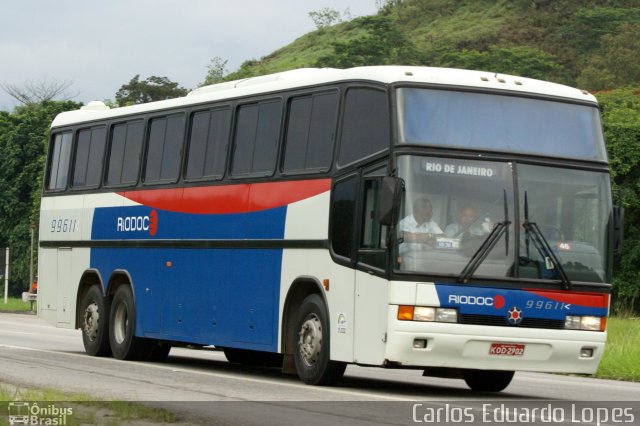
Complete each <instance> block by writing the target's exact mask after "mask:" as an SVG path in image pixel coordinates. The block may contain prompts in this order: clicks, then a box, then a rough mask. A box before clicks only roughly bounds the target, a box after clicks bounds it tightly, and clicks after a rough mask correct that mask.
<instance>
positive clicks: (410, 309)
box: [398, 305, 458, 322]
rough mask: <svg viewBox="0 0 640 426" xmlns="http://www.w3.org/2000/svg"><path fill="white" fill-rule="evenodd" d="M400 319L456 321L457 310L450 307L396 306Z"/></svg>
mask: <svg viewBox="0 0 640 426" xmlns="http://www.w3.org/2000/svg"><path fill="white" fill-rule="evenodd" d="M398 319H399V320H401V321H428V322H458V311H457V310H456V309H451V308H434V307H431V306H406V305H401V306H398Z"/></svg>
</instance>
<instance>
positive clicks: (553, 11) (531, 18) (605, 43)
mask: <svg viewBox="0 0 640 426" xmlns="http://www.w3.org/2000/svg"><path fill="white" fill-rule="evenodd" d="M639 51H640V2H639V1H638V0H618V1H615V0H586V1H577V0H510V1H509V0H404V1H399V0H395V1H393V0H388V1H387V4H386V6H384V7H383V8H382V9H381V10H380V11H379V12H378V14H376V15H373V16H365V17H360V18H356V19H353V20H351V21H349V22H342V23H340V24H337V25H334V26H330V27H325V28H321V29H319V30H317V31H313V32H310V33H308V34H305V35H304V36H302V37H300V38H298V39H297V40H295V41H294V42H293V43H291V44H289V45H288V46H285V47H283V48H281V49H279V50H277V51H275V52H273V53H271V54H269V55H267V56H265V57H263V58H261V59H259V60H250V61H246V62H245V63H243V64H242V65H241V67H240V68H239V69H238V70H237V71H235V72H233V73H231V74H229V75H228V76H227V78H226V79H236V78H242V77H247V76H253V75H259V74H265V73H271V72H277V71H283V70H288V69H292V68H299V67H312V66H333V67H339V68H346V67H350V66H358V65H381V64H403V65H427V66H444V67H455V68H470V69H483V70H488V71H496V72H501V73H510V74H517V75H522V76H526V77H533V78H540V79H545V80H551V81H556V82H559V83H564V84H569V85H572V86H580V87H582V88H586V89H589V90H602V89H607V88H613V87H619V86H625V85H628V84H636V85H637V84H640V65H639V62H638V60H637V59H636V56H637V52H639ZM634 52H636V53H634Z"/></svg>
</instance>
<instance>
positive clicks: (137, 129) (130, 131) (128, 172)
mask: <svg viewBox="0 0 640 426" xmlns="http://www.w3.org/2000/svg"><path fill="white" fill-rule="evenodd" d="M143 133H144V124H143V122H142V120H138V121H130V122H128V123H121V124H116V125H115V126H113V131H112V133H111V150H110V153H109V165H108V170H107V185H120V184H126V183H136V182H137V181H138V172H139V170H140V153H141V151H142V135H143Z"/></svg>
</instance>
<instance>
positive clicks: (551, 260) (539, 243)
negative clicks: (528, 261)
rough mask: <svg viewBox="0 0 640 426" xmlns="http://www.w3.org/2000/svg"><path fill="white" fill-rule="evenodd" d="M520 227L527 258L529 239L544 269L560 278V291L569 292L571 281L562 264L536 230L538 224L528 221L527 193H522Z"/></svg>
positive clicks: (538, 230)
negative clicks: (522, 205)
mask: <svg viewBox="0 0 640 426" xmlns="http://www.w3.org/2000/svg"><path fill="white" fill-rule="evenodd" d="M522 227H523V228H524V230H525V231H526V236H525V238H526V240H525V241H526V247H527V257H529V239H531V241H533V245H534V246H536V250H538V254H540V257H542V259H544V263H545V265H544V267H545V268H547V269H554V268H555V270H556V271H558V275H559V276H560V281H562V289H563V290H571V281H570V280H569V277H568V276H567V273H566V271H565V270H564V268H563V267H562V264H560V260H559V259H558V257H557V256H556V254H555V253H554V252H553V250H552V249H551V246H550V245H549V242H548V241H547V239H546V238H545V237H544V235H543V234H542V232H541V231H540V228H538V224H537V223H535V222H531V221H529V202H528V200H527V191H525V192H524V223H523V224H522Z"/></svg>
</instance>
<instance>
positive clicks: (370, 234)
mask: <svg viewBox="0 0 640 426" xmlns="http://www.w3.org/2000/svg"><path fill="white" fill-rule="evenodd" d="M381 183H382V178H380V177H378V178H375V179H366V180H365V182H364V202H363V209H364V211H363V220H362V234H361V235H362V236H361V240H360V247H359V249H358V262H360V263H363V264H366V265H370V266H373V267H376V268H379V269H385V263H386V246H387V245H386V240H387V227H386V226H382V225H380V219H379V214H378V211H377V208H378V197H379V196H380V186H381Z"/></svg>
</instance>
